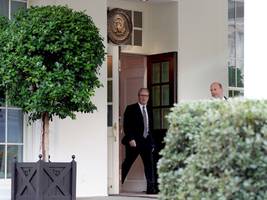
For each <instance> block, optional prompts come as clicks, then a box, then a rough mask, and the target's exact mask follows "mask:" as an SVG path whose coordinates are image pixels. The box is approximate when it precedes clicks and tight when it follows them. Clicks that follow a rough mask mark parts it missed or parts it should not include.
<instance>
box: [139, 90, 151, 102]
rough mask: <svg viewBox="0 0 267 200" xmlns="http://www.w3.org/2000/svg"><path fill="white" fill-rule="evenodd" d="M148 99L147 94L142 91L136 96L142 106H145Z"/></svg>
mask: <svg viewBox="0 0 267 200" xmlns="http://www.w3.org/2000/svg"><path fill="white" fill-rule="evenodd" d="M148 99H149V93H148V91H146V90H142V91H141V92H140V93H139V95H138V101H139V103H140V104H142V105H146V104H147V102H148Z"/></svg>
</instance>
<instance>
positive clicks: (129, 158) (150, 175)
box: [122, 138, 155, 187]
mask: <svg viewBox="0 0 267 200" xmlns="http://www.w3.org/2000/svg"><path fill="white" fill-rule="evenodd" d="M125 148H126V155H125V160H124V161H123V163H122V183H124V181H125V178H126V176H127V174H128V172H129V170H130V168H131V166H132V164H133V163H134V161H135V160H136V158H137V157H138V155H140V156H141V158H142V161H143V165H144V171H145V177H146V181H147V185H148V187H150V186H154V184H155V172H154V163H153V154H152V147H151V144H150V143H149V142H148V141H147V140H146V139H145V138H144V139H143V141H142V142H139V143H137V146H136V147H131V146H130V145H129V144H126V145H125Z"/></svg>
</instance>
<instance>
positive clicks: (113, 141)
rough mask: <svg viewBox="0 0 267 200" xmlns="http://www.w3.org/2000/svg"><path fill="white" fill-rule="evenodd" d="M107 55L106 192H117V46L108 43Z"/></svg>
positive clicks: (118, 178)
mask: <svg viewBox="0 0 267 200" xmlns="http://www.w3.org/2000/svg"><path fill="white" fill-rule="evenodd" d="M108 55H110V56H112V78H108V79H107V80H108V81H112V103H108V105H111V106H112V127H108V194H119V191H120V170H119V169H120V167H119V163H120V161H119V145H120V141H119V64H120V63H119V47H118V46H115V45H111V44H109V45H108Z"/></svg>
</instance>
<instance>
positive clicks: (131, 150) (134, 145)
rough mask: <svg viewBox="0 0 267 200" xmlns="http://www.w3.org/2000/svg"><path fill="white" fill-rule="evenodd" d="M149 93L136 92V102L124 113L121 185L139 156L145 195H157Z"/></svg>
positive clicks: (142, 90) (146, 90) (143, 90)
mask: <svg viewBox="0 0 267 200" xmlns="http://www.w3.org/2000/svg"><path fill="white" fill-rule="evenodd" d="M148 99H149V91H148V89H147V88H141V89H140V90H139V91H138V102H137V103H135V104H131V105H128V106H127V108H126V110H125V112H124V119H123V129H124V133H125V136H124V138H123V139H122V143H123V144H124V145H125V149H126V156H125V160H124V161H123V163H122V183H123V182H124V180H125V178H126V176H127V174H128V172H129V170H130V168H131V166H132V164H133V162H134V161H135V160H136V158H137V156H138V155H139V154H140V156H141V158H142V161H143V164H144V170H145V176H146V181H147V191H146V193H147V194H155V193H157V191H156V189H155V172H154V170H155V169H154V164H153V155H152V152H153V148H154V143H153V138H152V131H151V130H152V127H153V120H152V111H151V109H149V108H148V107H147V102H148Z"/></svg>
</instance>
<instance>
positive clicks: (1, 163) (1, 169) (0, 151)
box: [0, 145, 5, 178]
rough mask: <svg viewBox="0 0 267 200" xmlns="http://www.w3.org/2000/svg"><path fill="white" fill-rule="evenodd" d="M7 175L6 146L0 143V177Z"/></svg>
mask: <svg viewBox="0 0 267 200" xmlns="http://www.w3.org/2000/svg"><path fill="white" fill-rule="evenodd" d="M4 177H5V146H4V145H0V178H4Z"/></svg>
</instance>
